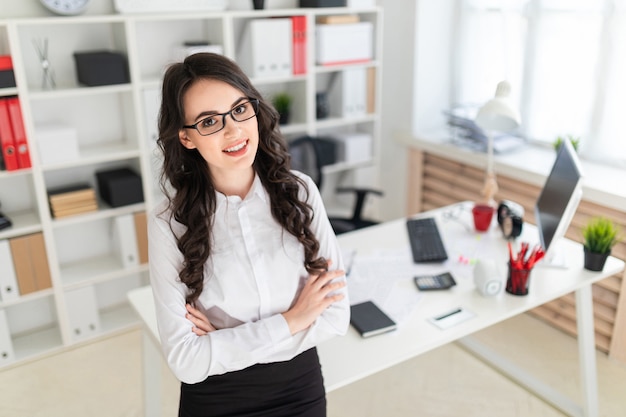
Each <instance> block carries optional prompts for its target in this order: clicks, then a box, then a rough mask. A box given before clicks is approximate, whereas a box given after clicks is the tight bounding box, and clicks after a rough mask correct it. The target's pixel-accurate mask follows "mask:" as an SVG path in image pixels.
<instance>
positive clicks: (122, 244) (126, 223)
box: [113, 214, 139, 268]
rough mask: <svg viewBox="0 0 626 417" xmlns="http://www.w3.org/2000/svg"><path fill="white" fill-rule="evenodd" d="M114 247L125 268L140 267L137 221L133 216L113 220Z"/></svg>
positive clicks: (123, 216) (127, 215)
mask: <svg viewBox="0 0 626 417" xmlns="http://www.w3.org/2000/svg"><path fill="white" fill-rule="evenodd" d="M113 234H114V245H116V250H117V253H118V255H119V259H120V261H121V263H122V266H123V267H124V268H128V267H131V266H137V265H139V251H138V249H137V233H136V231H135V219H134V217H133V215H132V214H124V215H122V216H117V217H114V218H113Z"/></svg>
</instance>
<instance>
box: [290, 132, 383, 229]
mask: <svg viewBox="0 0 626 417" xmlns="http://www.w3.org/2000/svg"><path fill="white" fill-rule="evenodd" d="M335 146H336V145H335V143H334V141H333V140H332V139H331V138H323V137H311V136H302V137H299V138H297V139H294V140H292V141H291V142H290V143H289V153H290V154H291V168H292V169H295V170H298V171H300V172H303V173H305V174H307V175H308V176H310V177H311V179H312V180H313V181H314V182H315V184H316V185H317V188H319V189H320V190H321V189H322V185H323V183H324V176H323V172H322V168H323V167H324V166H325V165H329V164H332V163H335V155H334V149H335ZM335 191H336V192H337V193H355V195H356V203H355V205H354V209H353V211H352V217H349V218H343V217H332V216H329V220H330V224H331V225H332V227H333V230H334V231H335V234H341V233H346V232H350V231H352V230H357V229H362V228H364V227H368V226H372V225H375V224H377V222H375V221H372V220H367V219H364V218H363V217H362V211H363V205H364V203H365V198H366V197H367V195H368V194H370V193H371V194H376V195H379V196H382V195H383V193H382V192H380V191H378V190H374V189H371V188H362V187H360V188H355V187H340V188H337V190H335Z"/></svg>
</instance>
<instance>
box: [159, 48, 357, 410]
mask: <svg viewBox="0 0 626 417" xmlns="http://www.w3.org/2000/svg"><path fill="white" fill-rule="evenodd" d="M277 126H278V114H277V112H276V111H275V110H274V109H273V108H272V107H271V106H270V105H269V104H268V103H267V102H266V101H265V100H264V99H263V97H262V96H261V94H260V93H259V92H258V91H257V90H256V89H255V88H254V87H253V86H252V84H251V83H250V80H249V79H248V78H247V77H246V75H245V74H244V73H243V72H242V70H241V69H240V68H239V67H238V66H237V65H236V64H235V63H233V62H232V61H231V60H229V59H228V58H225V57H223V56H221V55H216V54H209V53H200V54H195V55H192V56H190V57H188V58H187V59H185V61H184V62H182V63H177V64H174V65H172V66H170V67H169V68H168V70H167V71H166V73H165V76H164V80H163V90H162V104H161V111H160V115H159V139H158V145H159V148H160V150H161V151H162V153H163V158H164V159H163V172H162V177H161V185H162V188H163V190H164V191H165V192H166V196H167V199H166V200H165V201H164V202H163V203H162V204H161V205H160V206H158V207H156V208H155V210H154V211H153V213H152V215H151V217H150V223H149V237H150V239H149V259H150V279H151V283H152V288H153V292H154V298H155V303H156V310H157V320H158V327H159V333H160V338H161V344H162V347H163V351H164V354H165V356H166V359H167V362H168V364H169V366H170V368H171V369H172V371H173V372H174V374H175V375H176V376H177V378H178V379H180V380H181V382H182V383H181V396H180V406H179V416H185V417H186V416H226V415H228V416H231V415H232V416H272V417H276V416H311V417H313V416H315V417H317V416H325V415H326V400H325V393H324V386H323V380H322V376H321V371H320V365H319V360H318V357H317V352H316V350H315V345H316V344H318V343H320V342H322V341H324V340H327V339H329V338H331V337H333V336H335V335H342V334H345V332H346V330H347V327H348V324H349V304H348V298H347V293H346V288H345V285H346V284H345V274H344V272H343V271H342V270H341V268H342V267H343V265H342V259H341V253H340V248H339V246H338V244H337V241H336V238H335V235H334V233H333V231H332V228H331V226H330V223H329V221H328V218H327V215H326V212H325V209H324V206H323V204H322V201H321V197H320V194H319V191H318V190H317V188H316V187H315V185H314V183H313V182H312V181H311V179H310V178H308V177H307V176H305V175H303V174H301V173H298V172H295V171H290V169H289V156H288V153H287V147H286V144H285V141H284V139H283V138H282V136H281V134H280V132H279V130H278V127H277Z"/></svg>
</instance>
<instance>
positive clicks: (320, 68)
mask: <svg viewBox="0 0 626 417" xmlns="http://www.w3.org/2000/svg"><path fill="white" fill-rule="evenodd" d="M378 66H380V63H379V62H378V61H367V62H359V63H356V64H335V65H317V66H316V67H315V73H316V74H324V73H328V72H337V71H341V70H344V69H347V68H372V67H378Z"/></svg>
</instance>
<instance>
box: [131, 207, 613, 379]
mask: <svg viewBox="0 0 626 417" xmlns="http://www.w3.org/2000/svg"><path fill="white" fill-rule="evenodd" d="M465 212H467V210H464V212H462V213H460V214H459V215H458V216H453V217H451V216H447V215H446V212H445V211H442V210H438V211H435V212H428V213H424V214H423V215H436V217H437V222H438V224H439V228H440V231H441V234H442V238H443V240H444V243H446V246H447V248H448V253H449V255H450V259H449V260H448V261H447V263H446V264H444V265H443V266H442V267H445V265H452V263H454V262H458V259H456V257H457V253H456V252H455V247H456V246H457V245H456V242H459V241H463V240H466V241H467V239H468V238H469V239H476V240H477V241H479V242H480V244H479V248H480V253H477V254H476V256H477V257H479V258H481V259H493V260H495V261H496V262H501V263H502V264H506V262H507V260H508V250H507V246H506V240H504V239H503V238H502V235H501V233H500V232H499V229H497V225H495V226H493V227H492V228H491V229H490V231H488V232H487V233H484V234H480V235H478V234H476V233H475V232H473V230H472V228H471V227H469V226H470V222H471V219H470V218H469V217H467V216H468V215H469V214H468V213H465ZM405 222H406V219H398V220H395V221H391V222H386V223H383V224H380V225H376V226H372V227H369V228H367V229H362V230H357V231H355V232H351V233H347V234H343V235H340V236H339V241H340V244H341V246H342V248H345V249H356V250H357V251H358V257H357V262H358V258H359V257H363V256H367V255H368V254H370V253H371V254H374V253H375V252H376V251H378V250H380V249H381V248H384V249H391V250H393V249H398V250H407V251H408V247H409V243H408V237H407V233H406V225H405ZM518 241H527V242H530V243H531V244H532V243H535V242H537V241H538V235H537V230H536V228H535V227H534V226H532V225H528V224H525V225H524V227H523V233H522V236H520V237H519V238H518ZM450 248H452V250H450ZM559 254H560V255H561V256H563V257H564V258H565V259H567V268H552V267H540V266H536V267H535V268H534V269H533V271H532V273H531V276H530V289H529V293H528V295H526V296H515V295H511V294H508V293H506V292H504V291H501V292H500V293H499V294H497V295H495V296H491V297H485V296H482V295H481V294H479V293H478V292H477V291H476V289H475V286H474V283H473V280H472V279H470V278H468V277H460V278H457V285H456V286H455V287H453V288H451V289H449V290H445V291H435V292H432V291H431V292H424V293H423V296H422V297H421V298H420V300H419V302H418V303H417V305H416V306H415V307H414V308H413V310H412V311H411V313H410V314H409V315H408V317H406V318H405V319H403V320H402V321H401V322H399V323H398V329H397V330H396V331H393V332H390V333H386V334H382V335H377V336H373V337H370V338H362V337H361V336H360V335H359V334H358V333H357V332H356V330H354V328H352V326H351V327H350V329H349V330H348V333H347V334H346V335H345V336H343V337H336V338H334V339H331V340H329V341H327V342H324V343H322V344H321V345H319V346H318V352H319V355H320V361H321V363H322V371H323V374H324V381H325V385H326V389H327V391H332V390H334V389H337V388H340V387H342V386H345V385H347V384H350V383H352V382H354V381H357V380H359V379H362V378H365V377H367V376H369V375H372V374H374V373H376V372H379V371H382V370H384V369H387V368H389V367H391V366H394V365H396V364H399V363H401V362H403V361H405V360H408V359H410V358H412V357H414V356H417V355H419V354H422V353H424V352H427V351H429V350H431V349H435V348H437V347H440V346H443V345H445V344H447V343H450V342H453V341H456V340H458V339H460V338H463V337H465V336H468V335H471V334H472V333H474V332H477V331H479V330H482V329H484V328H486V327H489V326H491V325H493V324H496V323H498V322H501V321H503V320H506V319H508V318H510V317H513V316H515V315H518V314H521V313H523V312H525V311H528V310H530V309H532V308H534V307H536V306H539V305H541V304H544V303H546V302H548V301H551V300H553V299H555V298H558V297H560V296H563V295H565V294H568V293H570V292H572V291H575V290H577V289H579V288H581V287H583V286H585V285H591V284H592V283H593V282H596V281H599V280H601V279H603V278H606V277H608V276H611V275H613V274H615V273H617V272H619V271H621V270H622V269H623V268H624V262H623V261H621V260H619V259H616V258H614V257H609V259H608V261H607V264H606V266H605V268H604V270H603V271H602V272H591V271H587V270H585V269H583V250H582V246H581V245H580V244H578V243H576V242H573V241H571V240H567V239H561V241H560V242H559ZM407 262H409V261H408V260H407ZM502 271H503V274H506V268H503V269H502ZM504 278H505V277H503V279H504ZM348 279H349V277H348ZM380 279H381V280H382V279H385V277H384V276H381V277H380ZM395 285H400V286H402V287H403V289H405V290H406V291H418V290H417V288H416V287H415V285H414V283H413V281H412V279H411V277H407V279H406V280H404V281H400V282H396V284H395ZM129 299H130V301H131V304H132V305H133V307H134V308H135V310H136V311H137V312H138V313H139V315H140V316H141V318H142V320H143V322H144V325H145V326H146V327H147V328H148V329H149V333H150V336H151V337H152V339H153V340H154V342H155V343H157V344H158V343H159V342H158V331H157V324H156V317H155V314H154V302H153V299H152V293H151V289H150V287H144V288H139V289H137V290H133V291H131V292H130V293H129ZM459 307H460V308H463V309H466V310H469V311H470V312H472V313H474V317H472V318H470V319H468V320H466V321H463V322H461V323H458V324H456V325H454V326H452V327H450V328H447V329H445V330H442V329H440V328H438V327H436V326H435V325H433V324H432V323H430V322H429V321H428V318H431V317H434V316H439V315H441V314H444V313H446V312H448V311H451V310H453V309H456V308H459Z"/></svg>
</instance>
